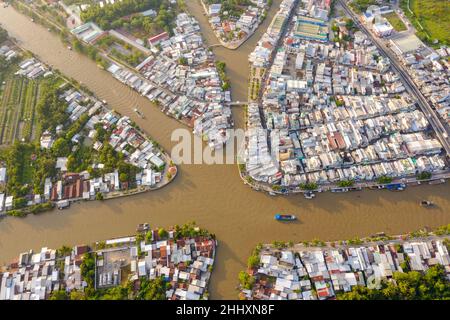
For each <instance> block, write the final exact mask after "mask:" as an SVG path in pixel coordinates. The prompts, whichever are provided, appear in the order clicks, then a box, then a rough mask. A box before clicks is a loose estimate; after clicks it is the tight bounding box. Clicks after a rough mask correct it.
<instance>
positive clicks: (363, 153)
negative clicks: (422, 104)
mask: <svg viewBox="0 0 450 320" xmlns="http://www.w3.org/2000/svg"><path fill="white" fill-rule="evenodd" d="M292 10H294V9H292ZM303 11H305V8H304V7H302V6H301V5H300V6H299V8H297V16H295V17H294V21H295V23H293V24H292V26H291V28H290V29H289V30H288V33H287V35H286V37H285V39H283V43H284V45H283V47H282V48H279V49H278V50H277V51H276V52H273V53H272V52H271V51H270V50H268V49H266V48H265V47H264V43H265V41H264V37H266V35H265V36H263V39H261V41H260V47H261V48H263V49H264V50H265V51H264V52H266V53H267V56H264V59H261V57H260V56H259V55H258V52H259V51H258V48H257V49H256V50H255V51H254V52H253V53H252V54H251V55H250V62H251V64H253V67H266V68H267V67H270V68H269V69H268V70H267V71H266V74H267V80H266V85H265V88H264V92H263V93H262V95H263V96H262V102H260V103H259V104H258V103H256V102H255V103H251V104H250V105H249V107H248V110H247V115H248V117H247V128H248V130H247V148H246V153H245V156H244V157H245V159H246V172H247V174H248V175H249V176H250V177H251V178H252V179H253V180H254V181H257V182H261V183H268V184H278V185H281V186H282V187H288V188H292V187H294V188H295V187H296V186H298V185H301V184H307V183H315V184H335V183H338V182H339V181H343V180H352V181H356V182H362V181H373V180H377V179H378V178H380V177H382V176H388V177H391V178H394V179H395V178H405V177H408V176H415V175H417V174H418V173H420V172H423V171H428V172H433V173H436V174H442V173H445V172H447V164H446V162H445V157H444V156H442V155H441V151H442V146H441V144H440V142H439V141H438V140H437V139H436V138H434V137H433V136H432V135H430V134H429V132H430V124H429V122H428V120H427V117H426V116H425V115H424V114H423V112H421V111H420V110H419V109H417V107H416V103H415V101H414V100H412V99H411V98H410V96H409V94H408V93H407V92H406V89H405V87H404V86H403V84H402V83H401V81H399V80H400V78H399V76H398V74H396V73H395V72H393V71H392V70H391V69H390V62H389V60H388V59H386V58H383V57H382V56H381V54H380V53H379V51H378V49H377V48H376V47H375V46H374V44H373V43H372V42H371V41H370V40H369V39H368V38H367V36H366V35H364V34H363V33H362V32H360V31H357V32H355V33H354V34H352V35H350V31H349V30H347V28H346V26H345V21H341V20H337V21H336V24H337V31H336V32H335V33H336V34H335V39H343V38H344V37H343V35H344V36H345V39H347V40H345V46H344V45H343V42H342V41H339V42H337V41H333V42H328V41H325V42H324V41H322V40H318V39H310V38H305V37H304V36H303V35H300V36H299V35H298V24H299V23H303V22H304V21H305V18H304V17H303V18H299V17H302V16H300V15H299V14H300V13H302V14H304V12H303ZM286 15H288V13H285V14H284V16H286ZM296 17H297V19H296ZM276 19H277V18H274V20H276ZM308 19H309V18H308ZM311 19H312V18H311ZM314 19H316V18H314ZM323 23H326V22H325V20H323ZM267 34H268V35H270V27H269V31H268V33H267ZM270 57H273V61H272V64H271V65H270V66H269V65H267V64H268V63H269V62H270V61H271V60H270V59H269V58H270ZM261 109H262V113H261ZM261 114H263V115H264V119H262V118H261ZM263 121H264V122H263ZM263 128H264V129H263Z"/></svg>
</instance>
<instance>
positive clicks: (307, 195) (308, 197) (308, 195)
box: [303, 191, 316, 200]
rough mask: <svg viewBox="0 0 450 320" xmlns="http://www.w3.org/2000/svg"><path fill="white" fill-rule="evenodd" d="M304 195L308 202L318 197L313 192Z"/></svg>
mask: <svg viewBox="0 0 450 320" xmlns="http://www.w3.org/2000/svg"><path fill="white" fill-rule="evenodd" d="M303 195H304V196H305V198H306V199H308V200H311V199H314V197H315V196H316V195H315V194H314V192H311V191H308V192H305V193H304V194H303Z"/></svg>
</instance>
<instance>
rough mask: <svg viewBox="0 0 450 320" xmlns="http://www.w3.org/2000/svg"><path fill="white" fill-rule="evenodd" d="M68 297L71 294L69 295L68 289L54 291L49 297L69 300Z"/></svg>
mask: <svg viewBox="0 0 450 320" xmlns="http://www.w3.org/2000/svg"><path fill="white" fill-rule="evenodd" d="M68 299H69V296H68V295H67V292H66V290H56V291H53V292H52V293H51V295H50V298H49V300H68Z"/></svg>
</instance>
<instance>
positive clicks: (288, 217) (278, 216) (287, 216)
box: [275, 213, 297, 221]
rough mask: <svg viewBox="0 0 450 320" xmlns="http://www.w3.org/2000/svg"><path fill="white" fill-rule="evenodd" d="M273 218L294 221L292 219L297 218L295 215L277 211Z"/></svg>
mask: <svg viewBox="0 0 450 320" xmlns="http://www.w3.org/2000/svg"><path fill="white" fill-rule="evenodd" d="M275 220H278V221H294V220H297V217H296V216H294V215H293V214H279V213H277V214H276V215H275Z"/></svg>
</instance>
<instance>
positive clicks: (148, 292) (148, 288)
mask: <svg viewBox="0 0 450 320" xmlns="http://www.w3.org/2000/svg"><path fill="white" fill-rule="evenodd" d="M139 281H140V286H139V290H138V292H137V295H136V300H165V299H166V291H167V290H168V289H169V288H170V284H168V283H167V282H166V281H165V280H164V279H163V278H162V277H161V278H156V279H154V280H149V279H146V278H141V279H140V280H139Z"/></svg>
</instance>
